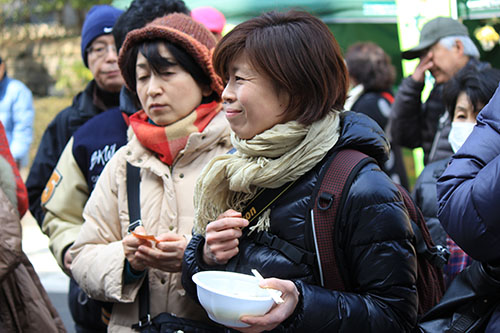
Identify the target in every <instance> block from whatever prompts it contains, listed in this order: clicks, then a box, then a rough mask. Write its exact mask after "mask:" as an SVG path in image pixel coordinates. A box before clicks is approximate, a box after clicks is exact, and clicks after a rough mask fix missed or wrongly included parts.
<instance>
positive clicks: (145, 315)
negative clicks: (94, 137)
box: [127, 162, 152, 328]
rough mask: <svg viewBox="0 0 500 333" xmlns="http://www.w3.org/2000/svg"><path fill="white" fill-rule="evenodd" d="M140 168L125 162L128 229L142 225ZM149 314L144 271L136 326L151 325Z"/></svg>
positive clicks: (146, 276) (146, 277)
mask: <svg viewBox="0 0 500 333" xmlns="http://www.w3.org/2000/svg"><path fill="white" fill-rule="evenodd" d="M140 182H141V169H140V168H138V167H135V166H133V165H132V164H130V163H128V162H127V196H128V200H127V204H128V214H129V220H130V224H129V226H128V231H129V232H131V231H134V229H135V228H137V227H138V226H141V225H142V220H141V203H140ZM151 323H152V322H151V314H150V311H149V279H148V273H147V272H146V274H145V278H144V282H143V283H142V285H141V287H140V289H139V323H138V324H137V327H138V328H142V327H145V326H148V325H151Z"/></svg>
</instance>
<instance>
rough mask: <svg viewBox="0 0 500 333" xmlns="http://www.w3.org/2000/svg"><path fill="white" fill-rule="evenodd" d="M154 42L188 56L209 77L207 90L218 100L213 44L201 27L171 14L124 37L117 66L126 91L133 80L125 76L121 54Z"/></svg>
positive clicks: (184, 16)
mask: <svg viewBox="0 0 500 333" xmlns="http://www.w3.org/2000/svg"><path fill="white" fill-rule="evenodd" d="M155 39H164V40H166V41H168V42H170V43H172V44H175V45H178V46H180V47H181V48H182V49H184V50H185V51H186V52H187V53H189V54H190V55H191V56H192V57H193V59H194V60H195V61H196V63H198V65H199V66H200V67H201V68H202V69H203V71H204V72H205V74H206V75H207V76H208V77H209V78H210V88H211V89H212V90H213V91H215V92H216V93H217V97H218V100H219V101H220V95H221V94H222V90H223V89H224V87H223V85H222V80H221V78H220V77H219V76H218V75H217V74H215V71H214V68H213V66H212V51H213V49H214V48H215V44H216V43H217V41H216V39H215V37H214V36H213V34H212V33H211V32H210V31H209V30H208V29H207V28H205V27H204V26H203V24H201V23H198V22H196V21H194V20H193V19H192V18H191V17H189V16H188V15H185V14H181V13H173V14H169V15H166V16H163V17H160V18H157V19H155V20H154V21H152V22H151V23H148V24H147V25H146V26H145V27H144V28H140V29H136V30H132V31H131V32H129V33H128V34H127V37H126V38H125V42H124V43H123V46H122V48H121V50H120V55H119V58H118V65H119V66H120V69H121V72H122V75H123V78H124V80H125V84H126V85H127V87H128V88H129V89H130V87H133V86H134V85H133V84H131V83H134V82H135V80H136V78H135V77H129V75H128V74H127V73H126V72H127V71H125V70H124V69H125V66H126V60H127V59H126V58H127V57H126V56H125V55H126V54H127V52H128V51H129V50H130V49H131V48H132V47H133V46H134V45H136V44H139V43H142V42H144V41H147V40H155ZM130 90H132V89H130Z"/></svg>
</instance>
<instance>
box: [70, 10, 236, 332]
mask: <svg viewBox="0 0 500 333" xmlns="http://www.w3.org/2000/svg"><path fill="white" fill-rule="evenodd" d="M215 43H216V41H215V39H214V37H213V35H212V34H211V33H210V32H209V31H208V30H207V29H206V28H205V27H203V26H202V25H201V24H199V23H197V22H195V21H193V20H192V19H191V18H190V17H189V16H187V15H184V14H178V13H176V14H170V15H168V16H165V17H162V18H160V19H156V20H154V21H153V22H151V23H150V24H148V25H146V26H145V27H144V28H141V29H137V30H134V31H132V32H130V33H129V34H128V35H127V38H126V40H125V42H124V44H123V46H122V49H121V51H120V57H119V65H120V69H121V71H122V75H123V77H124V79H125V81H126V84H127V87H128V88H129V90H130V91H133V92H136V94H137V97H138V100H139V101H140V103H141V105H142V107H143V110H141V111H139V112H137V113H136V114H134V115H133V116H131V117H130V128H129V134H130V135H131V138H130V140H129V143H128V144H127V145H126V146H124V147H122V148H120V150H118V151H117V152H116V154H115V155H114V156H113V157H112V159H111V160H110V161H109V162H108V164H107V165H106V167H105V168H104V170H103V172H102V174H101V176H100V178H99V181H98V182H97V184H96V188H95V189H94V191H93V192H92V194H91V196H90V198H89V200H88V202H87V205H86V206H85V209H84V213H83V215H84V220H85V222H84V224H83V226H82V228H81V231H80V233H79V235H78V237H77V239H76V242H75V243H74V245H73V247H72V248H71V255H72V256H73V262H72V265H71V271H72V274H73V276H74V278H75V280H76V281H77V282H78V284H79V285H80V286H81V287H82V288H83V289H84V290H85V291H86V292H87V293H88V294H89V296H90V297H92V298H96V299H99V300H103V301H111V302H116V303H115V304H114V305H113V309H112V314H111V319H110V323H109V326H108V331H110V332H128V331H132V328H131V326H132V325H133V324H136V323H137V322H138V321H139V310H138V309H139V300H138V298H139V297H138V293H139V289H140V287H141V285H142V283H143V282H144V280H145V279H148V280H147V281H146V282H148V284H149V291H150V292H149V294H150V302H149V305H150V314H151V317H155V316H157V315H159V314H160V313H164V312H167V313H171V314H173V315H175V316H176V317H180V318H187V319H192V320H198V321H200V322H201V321H207V319H206V315H205V311H204V310H203V309H202V308H201V307H200V306H199V305H198V304H197V303H196V302H195V301H193V300H191V299H190V298H189V296H187V295H186V293H185V291H184V289H183V288H182V286H181V274H180V271H181V263H182V258H183V255H184V250H185V247H186V245H187V242H188V241H189V239H190V238H191V230H192V227H193V217H194V208H193V192H194V186H195V181H196V179H197V177H198V175H199V174H200V172H201V170H202V168H203V167H204V166H205V165H206V164H207V163H208V162H209V161H210V160H211V159H212V158H213V157H215V156H217V155H220V154H224V153H226V152H227V151H228V150H229V149H230V148H231V147H230V139H229V127H228V124H227V121H226V120H225V117H224V115H223V114H222V113H221V112H220V110H221V104H220V95H221V92H222V84H221V83H222V81H221V80H220V78H219V77H218V76H217V75H216V74H215V72H214V70H213V67H212V64H211V57H210V52H211V50H212V49H213V48H214V47H215ZM127 163H130V164H131V165H133V166H135V167H138V168H140V186H139V188H140V214H141V220H142V222H141V225H140V226H139V227H137V228H136V229H135V230H134V233H137V234H142V235H145V234H147V235H154V236H155V237H156V241H150V240H144V239H140V238H138V237H137V236H136V235H134V234H130V233H129V232H128V230H129V226H130V221H129V211H128V195H127V187H126V164H127Z"/></svg>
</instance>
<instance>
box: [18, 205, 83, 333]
mask: <svg viewBox="0 0 500 333" xmlns="http://www.w3.org/2000/svg"><path fill="white" fill-rule="evenodd" d="M21 222H22V226H23V250H24V252H25V253H26V255H27V256H28V258H29V259H30V261H31V263H32V265H33V266H34V267H35V270H36V272H37V273H38V276H39V277H40V280H41V282H42V284H43V286H44V287H45V290H46V291H47V293H48V294H49V296H50V299H51V300H52V303H53V304H54V306H55V307H56V309H57V311H58V312H59V315H60V316H61V318H62V320H63V322H64V325H65V326H66V329H67V330H68V332H70V333H71V332H74V326H73V320H72V318H71V314H70V312H69V308H68V302H67V295H68V286H69V278H68V277H67V276H66V274H64V273H63V271H62V270H61V269H60V268H59V266H58V265H57V262H56V261H55V259H54V257H53V256H52V253H51V252H50V250H49V248H48V238H47V236H45V235H44V234H43V233H42V232H41V230H40V228H39V227H38V225H37V224H36V221H35V220H34V219H33V217H32V216H31V215H30V214H29V212H28V213H26V215H25V216H24V217H23V219H22V221H21Z"/></svg>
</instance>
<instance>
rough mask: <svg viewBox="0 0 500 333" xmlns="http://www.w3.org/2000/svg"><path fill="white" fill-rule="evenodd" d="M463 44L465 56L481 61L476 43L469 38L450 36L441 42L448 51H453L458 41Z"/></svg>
mask: <svg viewBox="0 0 500 333" xmlns="http://www.w3.org/2000/svg"><path fill="white" fill-rule="evenodd" d="M457 39H458V40H459V41H461V42H462V45H463V46H464V54H465V55H467V56H469V57H471V58H476V59H479V50H478V49H477V47H476V45H475V44H474V42H473V41H472V40H471V39H470V37H469V36H448V37H443V38H441V39H440V40H439V43H440V44H441V45H443V46H444V47H446V48H447V49H448V50H451V48H452V47H453V46H455V42H456V40H457Z"/></svg>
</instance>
